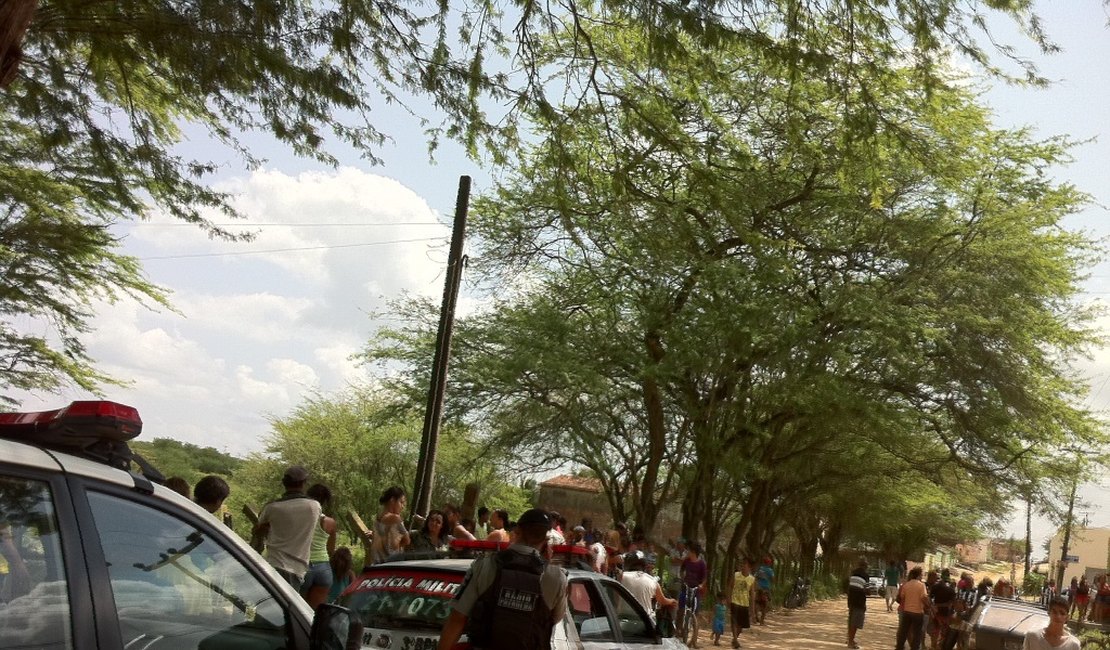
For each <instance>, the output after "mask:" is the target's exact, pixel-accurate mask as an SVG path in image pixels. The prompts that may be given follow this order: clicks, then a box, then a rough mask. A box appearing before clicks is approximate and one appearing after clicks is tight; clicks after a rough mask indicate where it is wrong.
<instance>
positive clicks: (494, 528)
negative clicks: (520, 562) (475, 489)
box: [486, 510, 509, 542]
mask: <svg viewBox="0 0 1110 650" xmlns="http://www.w3.org/2000/svg"><path fill="white" fill-rule="evenodd" d="M489 525H490V531H489V535H486V541H489V542H507V541H509V531H508V530H506V527H507V526H508V525H509V512H508V511H507V510H494V511H493V512H491V513H490V515H489Z"/></svg>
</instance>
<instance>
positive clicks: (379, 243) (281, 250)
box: [139, 237, 443, 262]
mask: <svg viewBox="0 0 1110 650" xmlns="http://www.w3.org/2000/svg"><path fill="white" fill-rule="evenodd" d="M429 241H443V238H442V237H423V238H419V239H394V240H392V241H376V242H367V243H364V244H335V245H332V246H303V247H300V248H274V249H270V250H264V251H228V252H226V253H186V254H183V255H159V256H156V257H140V258H139V260H140V261H143V262H149V261H152V260H181V259H187V258H192V257H234V256H236V255H265V254H268V253H295V252H300V251H320V250H330V249H333V248H360V247H365V246H385V245H388V244H412V243H416V242H429Z"/></svg>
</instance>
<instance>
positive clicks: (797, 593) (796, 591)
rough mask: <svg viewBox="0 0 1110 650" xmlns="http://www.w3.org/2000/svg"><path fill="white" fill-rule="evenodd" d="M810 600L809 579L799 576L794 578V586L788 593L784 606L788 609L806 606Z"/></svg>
mask: <svg viewBox="0 0 1110 650" xmlns="http://www.w3.org/2000/svg"><path fill="white" fill-rule="evenodd" d="M808 600H809V580H807V579H805V578H803V577H801V576H798V578H796V579H795V580H794V587H793V588H792V589H791V590H790V593H789V594H787V595H786V600H785V601H783V607H785V608H786V609H795V608H798V607H805V604H806V602H807V601H808Z"/></svg>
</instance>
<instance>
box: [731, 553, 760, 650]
mask: <svg viewBox="0 0 1110 650" xmlns="http://www.w3.org/2000/svg"><path fill="white" fill-rule="evenodd" d="M730 591H731V592H732V602H731V604H730V607H729V609H730V610H731V614H732V616H731V619H732V647H733V648H739V647H740V633H741V632H743V631H744V630H747V629H749V628H751V626H752V619H751V605H752V601H754V600H755V576H753V575H752V561H751V560H749V559H747V558H744V561H743V562H741V564H740V570H739V571H737V572H736V573H735V574H734V575H733V576H732V588H731V589H730Z"/></svg>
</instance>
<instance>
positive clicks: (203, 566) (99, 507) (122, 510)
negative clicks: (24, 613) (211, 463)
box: [88, 492, 288, 650]
mask: <svg viewBox="0 0 1110 650" xmlns="http://www.w3.org/2000/svg"><path fill="white" fill-rule="evenodd" d="M88 496H89V506H90V507H91V509H92V513H93V519H94V520H95V522H96V531H97V533H98V534H99V536H100V544H101V547H102V548H103V550H104V559H105V561H106V562H107V564H108V573H109V576H110V578H111V586H112V596H113V597H114V599H115V605H116V612H117V615H118V618H119V626H120V633H121V635H122V638H123V642H124V645H125V647H132V648H135V647H138V648H146V649H148V650H191V649H193V648H198V649H199V648H204V649H207V648H225V647H234V648H243V649H249V650H268V649H270V648H274V649H276V648H284V647H286V646H287V645H288V641H287V633H286V628H287V626H286V612H285V609H284V607H283V606H282V604H281V603H280V602H279V601H278V600H277V599H275V597H274V595H273V594H272V593H270V591H269V590H268V589H267V588H266V587H265V586H264V585H263V584H262V583H261V582H260V581H259V580H258V579H256V578H255V577H254V576H253V575H252V574H251V573H250V571H249V570H248V569H247V567H245V566H243V565H242V564H241V563H240V562H239V560H238V559H236V557H235V556H234V555H232V554H231V553H230V552H228V551H227V549H225V548H224V547H223V546H221V545H220V544H219V543H217V542H216V540H214V539H213V538H212V537H210V536H209V535H208V534H206V533H205V532H203V531H202V530H200V529H198V528H197V527H196V526H193V525H190V524H188V523H186V522H185V521H183V520H181V519H178V518H177V517H174V516H171V515H169V514H166V513H164V512H162V511H160V510H156V509H154V508H150V507H147V506H144V505H142V504H139V503H136V502H133V501H129V500H126V499H122V498H118V497H114V496H111V495H107V494H102V493H99V492H89V495H88Z"/></svg>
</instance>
